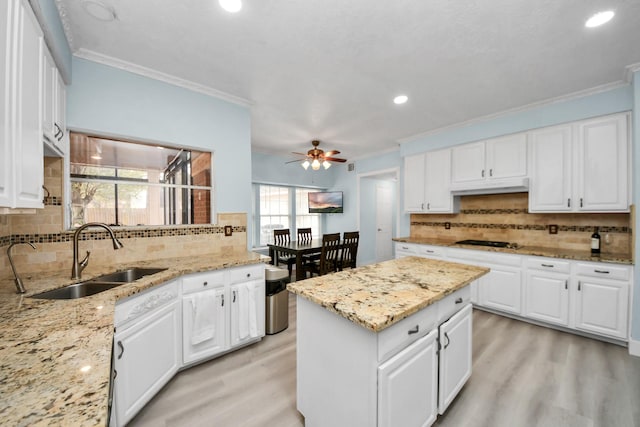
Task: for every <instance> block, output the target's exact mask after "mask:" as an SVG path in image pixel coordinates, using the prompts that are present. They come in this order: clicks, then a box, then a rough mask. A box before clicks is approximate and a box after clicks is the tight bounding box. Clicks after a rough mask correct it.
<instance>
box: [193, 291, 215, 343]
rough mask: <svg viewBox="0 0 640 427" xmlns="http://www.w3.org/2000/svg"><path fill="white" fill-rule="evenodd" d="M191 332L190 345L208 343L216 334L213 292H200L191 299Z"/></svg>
mask: <svg viewBox="0 0 640 427" xmlns="http://www.w3.org/2000/svg"><path fill="white" fill-rule="evenodd" d="M190 299H191V308H192V314H193V315H192V317H191V318H192V321H193V330H192V333H191V344H192V345H196V344H200V343H201V342H204V341H208V340H210V339H212V338H213V337H214V336H215V333H216V297H215V295H214V293H213V292H202V293H200V294H199V295H194V296H192V297H191V298H190Z"/></svg>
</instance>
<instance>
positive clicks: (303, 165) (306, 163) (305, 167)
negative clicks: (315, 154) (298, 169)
mask: <svg viewBox="0 0 640 427" xmlns="http://www.w3.org/2000/svg"><path fill="white" fill-rule="evenodd" d="M309 165H310V163H309V160H305V161H304V162H303V163H302V165H301V166H302V167H303V168H304V170H307V169H309Z"/></svg>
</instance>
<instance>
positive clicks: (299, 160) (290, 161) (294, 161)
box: [284, 159, 304, 165]
mask: <svg viewBox="0 0 640 427" xmlns="http://www.w3.org/2000/svg"><path fill="white" fill-rule="evenodd" d="M303 160H304V159H298V160H289V161H288V162H284V164H285V165H286V164H287V163H299V162H301V161H303Z"/></svg>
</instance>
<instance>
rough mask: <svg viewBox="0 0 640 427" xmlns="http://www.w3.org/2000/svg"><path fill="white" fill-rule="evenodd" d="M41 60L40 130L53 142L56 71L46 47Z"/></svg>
mask: <svg viewBox="0 0 640 427" xmlns="http://www.w3.org/2000/svg"><path fill="white" fill-rule="evenodd" d="M42 61H43V64H42V68H43V69H42V132H43V134H44V136H45V137H46V138H47V139H48V140H49V141H51V142H53V141H54V136H53V135H54V133H55V132H54V129H53V123H54V121H55V119H54V115H55V110H56V108H57V106H56V86H57V84H58V78H57V74H58V71H57V69H56V64H55V63H54V62H53V58H51V54H50V53H49V51H48V50H47V49H44V52H43V58H42Z"/></svg>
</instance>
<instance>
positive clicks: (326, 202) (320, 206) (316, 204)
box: [308, 191, 342, 213]
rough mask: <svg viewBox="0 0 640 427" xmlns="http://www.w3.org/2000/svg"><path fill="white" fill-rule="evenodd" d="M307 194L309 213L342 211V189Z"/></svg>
mask: <svg viewBox="0 0 640 427" xmlns="http://www.w3.org/2000/svg"><path fill="white" fill-rule="evenodd" d="M308 194H309V213H342V191H321V192H315V193H308Z"/></svg>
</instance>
